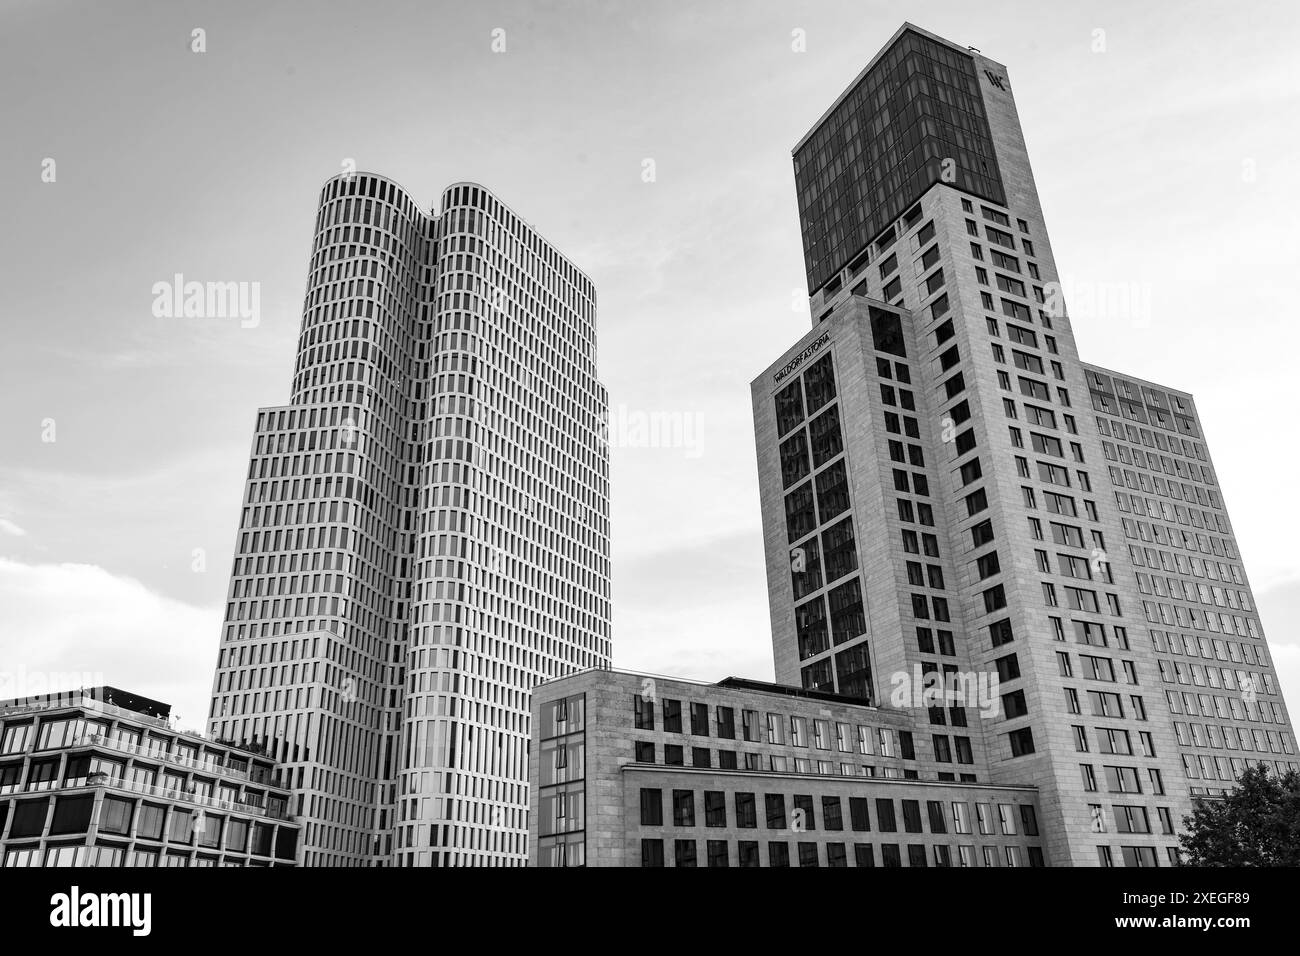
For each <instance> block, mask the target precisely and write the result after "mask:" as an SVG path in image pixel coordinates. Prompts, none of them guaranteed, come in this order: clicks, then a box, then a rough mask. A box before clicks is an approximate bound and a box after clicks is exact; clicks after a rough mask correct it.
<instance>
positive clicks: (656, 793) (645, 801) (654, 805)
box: [641, 787, 664, 865]
mask: <svg viewBox="0 0 1300 956" xmlns="http://www.w3.org/2000/svg"><path fill="white" fill-rule="evenodd" d="M663 823H664V792H663V791H662V790H659V789H652V788H648V787H642V788H641V826H643V827H659V826H663ZM661 852H662V851H661ZM660 865H662V863H661V864H660Z"/></svg>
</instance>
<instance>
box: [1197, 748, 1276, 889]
mask: <svg viewBox="0 0 1300 956" xmlns="http://www.w3.org/2000/svg"><path fill="white" fill-rule="evenodd" d="M1183 827H1184V828H1185V829H1186V830H1187V832H1186V833H1183V834H1180V835H1179V837H1178V841H1179V842H1180V843H1181V844H1182V849H1183V852H1182V865H1184V866H1300V774H1297V773H1296V772H1295V771H1294V770H1289V771H1287V772H1286V773H1285V774H1284V775H1282V776H1278V775H1277V774H1275V773H1270V772H1269V770H1268V768H1267V766H1265V765H1264V764H1262V763H1260V764H1256V765H1254V766H1253V767H1247V768H1246V772H1245V773H1243V774H1242V775H1241V778H1240V779H1239V780H1238V781H1237V785H1236V786H1235V787H1233V789H1232V790H1231V792H1229V793H1228V795H1227V796H1226V797H1223V798H1220V799H1204V800H1200V801H1198V802H1197V803H1196V805H1195V806H1194V808H1193V811H1192V815H1191V816H1189V817H1183Z"/></svg>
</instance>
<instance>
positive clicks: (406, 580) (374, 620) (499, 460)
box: [209, 174, 610, 866]
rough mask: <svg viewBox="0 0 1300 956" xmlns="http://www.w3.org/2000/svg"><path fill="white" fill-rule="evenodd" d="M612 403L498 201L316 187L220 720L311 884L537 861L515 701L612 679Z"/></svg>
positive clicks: (569, 313) (564, 266)
mask: <svg viewBox="0 0 1300 956" xmlns="http://www.w3.org/2000/svg"><path fill="white" fill-rule="evenodd" d="M606 409H607V398H606V393H605V389H604V387H603V386H602V385H601V384H600V383H599V382H598V381H597V379H596V300H595V289H594V288H593V287H592V283H591V280H590V279H588V278H587V276H585V275H584V274H583V273H582V272H581V271H579V270H578V269H577V268H576V267H575V266H574V265H573V264H572V263H571V262H569V260H568V259H566V258H565V257H564V256H563V255H561V254H560V253H559V251H557V250H556V249H555V247H554V246H552V245H551V244H550V243H548V242H547V241H546V240H544V239H543V238H542V237H541V236H540V235H538V233H537V232H536V231H535V230H534V229H533V228H532V227H531V226H529V225H528V224H527V223H526V222H524V221H523V220H522V219H520V218H519V217H518V216H517V215H516V214H515V213H514V212H512V211H511V210H510V209H509V208H507V207H506V206H505V205H504V204H503V203H502V202H501V201H500V200H498V199H497V198H496V197H495V196H493V195H492V194H491V193H490V192H488V191H487V190H486V189H484V188H482V187H481V186H477V185H474V184H472V183H458V184H456V185H453V186H451V187H450V188H448V189H447V190H446V191H445V192H444V193H443V196H442V203H441V211H436V212H434V213H432V214H425V213H424V212H423V211H422V210H421V209H420V208H419V206H418V205H417V204H416V203H415V202H414V201H413V200H412V199H411V198H410V196H408V195H407V194H406V192H404V191H403V190H402V189H401V187H399V186H398V185H397V184H395V183H393V182H391V181H389V180H387V179H384V178H382V177H379V176H373V175H367V174H353V175H346V176H339V177H335V178H334V179H331V180H329V181H328V182H327V183H326V184H325V187H324V189H323V190H322V191H321V195H320V206H319V210H318V213H317V217H316V233H315V241H314V243H313V246H312V255H311V263H310V267H309V273H308V279H307V294H306V299H305V302H304V304H303V319H302V331H301V335H300V336H299V340H298V358H297V363H296V365H295V368H294V378H293V388H292V394H291V396H290V401H289V404H288V405H285V406H283V407H277V408H263V409H261V410H260V411H259V412H258V415H257V428H256V434H255V437H254V440H253V450H252V457H251V461H250V463H249V470H248V479H247V488H246V492H245V496H244V501H243V505H242V508H241V513H240V522H239V532H238V540H237V547H236V555H235V560H234V569H233V572H232V574H231V581H230V592H229V598H228V603H227V605H226V615H225V624H224V626H223V630H222V635H221V646H220V651H219V656H218V661H217V671H216V680H215V683H214V686H213V694H212V710H211V714H210V718H209V730H210V732H211V734H212V736H214V737H216V738H218V739H225V740H231V741H234V742H236V743H239V744H246V745H254V746H257V747H264V748H265V751H266V753H267V754H268V756H272V757H274V758H275V759H276V760H277V761H279V762H280V764H281V766H282V767H283V768H285V772H286V773H287V777H286V778H285V779H284V780H283V783H284V784H286V785H287V786H289V787H290V788H292V790H293V791H294V792H295V798H294V799H295V804H296V805H295V806H294V807H293V808H292V811H293V812H294V813H295V814H296V815H297V816H298V818H299V819H300V820H301V821H302V823H303V830H302V851H301V852H302V860H301V862H302V863H304V864H306V865H331V864H333V865H397V866H456V865H466V864H492V865H522V864H523V863H525V862H526V860H527V847H526V845H525V844H526V840H527V833H528V820H527V809H528V808H527V801H528V785H527V771H528V740H529V726H528V724H529V692H530V691H531V689H532V688H533V686H534V685H535V684H537V683H538V682H540V681H542V680H545V679H548V678H553V677H558V676H562V675H563V674H566V673H568V672H570V671H574V670H580V669H585V668H590V667H595V666H607V665H608V663H609V659H610V623H609V622H610V603H609V467H608V465H609V463H608V453H607V449H606V444H605V439H604V433H603V430H602V422H603V421H604V419H605V413H606Z"/></svg>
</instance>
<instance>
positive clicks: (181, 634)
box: [0, 558, 221, 729]
mask: <svg viewBox="0 0 1300 956" xmlns="http://www.w3.org/2000/svg"><path fill="white" fill-rule="evenodd" d="M0 607H3V608H4V627H3V631H0V660H3V661H4V662H5V664H4V666H3V668H0V687H2V688H4V690H5V691H6V692H5V693H4V695H3V696H6V697H14V696H22V695H23V694H24V688H27V689H28V690H27V691H26V692H27V693H44V692H47V691H49V690H61V689H68V688H70V687H75V686H81V685H83V684H94V683H100V682H102V683H104V684H107V685H109V686H112V687H118V688H120V689H122V690H126V691H132V692H135V693H139V694H143V695H145V696H147V697H152V698H154V699H155V700H161V701H165V702H167V703H170V704H171V705H172V712H173V713H174V714H178V715H179V716H180V724H181V726H183V727H187V728H194V729H201V728H202V727H203V726H204V723H205V720H206V717H207V712H208V702H209V696H210V694H211V690H212V674H213V669H214V667H215V664H216V652H217V639H218V637H219V635H220V627H221V609H220V608H219V607H218V608H202V607H196V606H194V605H191V604H186V603H184V602H181V601H176V600H173V599H171V598H168V597H164V596H162V595H159V594H156V593H154V592H153V591H150V590H149V589H148V588H146V587H145V586H144V585H143V584H141V583H140V582H139V581H136V580H133V579H131V578H127V577H119V576H116V575H113V574H111V573H109V572H108V571H106V570H104V569H103V568H100V567H97V566H95V565H91V564H34V565H32V564H23V563H21V562H17V561H12V560H9V559H6V558H0ZM11 668H13V669H11ZM51 685H53V686H51Z"/></svg>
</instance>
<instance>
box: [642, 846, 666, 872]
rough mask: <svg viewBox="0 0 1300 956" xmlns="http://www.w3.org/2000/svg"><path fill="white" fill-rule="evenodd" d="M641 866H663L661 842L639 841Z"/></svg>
mask: <svg viewBox="0 0 1300 956" xmlns="http://www.w3.org/2000/svg"><path fill="white" fill-rule="evenodd" d="M641 865H642V866H663V865H664V841H663V840H642V841H641Z"/></svg>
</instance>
